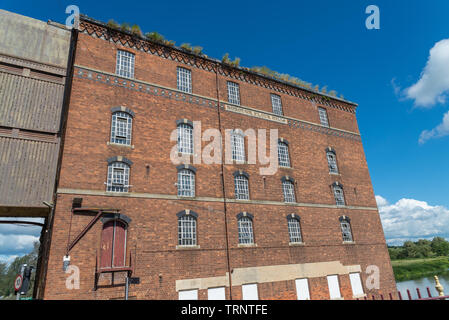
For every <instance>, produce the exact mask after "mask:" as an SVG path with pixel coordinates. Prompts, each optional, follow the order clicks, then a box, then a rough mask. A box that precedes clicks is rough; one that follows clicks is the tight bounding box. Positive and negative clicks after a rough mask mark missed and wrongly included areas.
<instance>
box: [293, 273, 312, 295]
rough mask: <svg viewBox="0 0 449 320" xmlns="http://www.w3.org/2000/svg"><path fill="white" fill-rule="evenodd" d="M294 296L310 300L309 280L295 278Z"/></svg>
mask: <svg viewBox="0 0 449 320" xmlns="http://www.w3.org/2000/svg"><path fill="white" fill-rule="evenodd" d="M295 285H296V296H297V299H298V300H310V291H309V280H308V279H307V278H304V279H296V280H295Z"/></svg>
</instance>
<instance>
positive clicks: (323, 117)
mask: <svg viewBox="0 0 449 320" xmlns="http://www.w3.org/2000/svg"><path fill="white" fill-rule="evenodd" d="M318 113H319V115H320V122H321V124H322V125H323V126H325V127H329V120H328V118H327V111H326V109H324V108H318Z"/></svg>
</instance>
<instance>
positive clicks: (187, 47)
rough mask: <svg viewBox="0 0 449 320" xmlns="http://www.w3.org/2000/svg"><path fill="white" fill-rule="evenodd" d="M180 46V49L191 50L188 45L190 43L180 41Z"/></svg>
mask: <svg viewBox="0 0 449 320" xmlns="http://www.w3.org/2000/svg"><path fill="white" fill-rule="evenodd" d="M180 47H181V49H184V50H186V51H189V52H192V46H191V45H190V43H182V44H181V46H180Z"/></svg>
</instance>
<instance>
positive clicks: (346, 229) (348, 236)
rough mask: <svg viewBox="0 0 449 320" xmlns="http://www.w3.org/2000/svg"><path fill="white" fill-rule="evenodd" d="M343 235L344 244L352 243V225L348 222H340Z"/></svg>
mask: <svg viewBox="0 0 449 320" xmlns="http://www.w3.org/2000/svg"><path fill="white" fill-rule="evenodd" d="M340 226H341V234H342V237H343V241H344V242H352V232H351V224H350V223H349V221H347V220H343V221H341V222H340Z"/></svg>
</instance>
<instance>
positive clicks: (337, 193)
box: [333, 185, 345, 206]
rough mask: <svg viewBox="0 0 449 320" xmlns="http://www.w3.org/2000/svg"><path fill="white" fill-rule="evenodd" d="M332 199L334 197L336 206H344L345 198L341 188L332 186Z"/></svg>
mask: <svg viewBox="0 0 449 320" xmlns="http://www.w3.org/2000/svg"><path fill="white" fill-rule="evenodd" d="M333 189H334V197H335V203H336V204H337V206H344V205H345V196H344V194H343V188H342V187H341V186H339V185H334V186H333Z"/></svg>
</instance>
